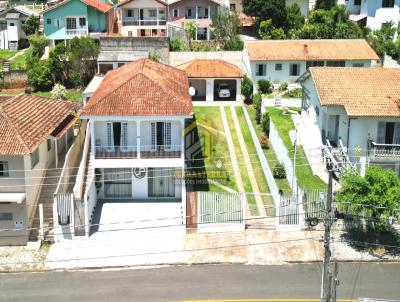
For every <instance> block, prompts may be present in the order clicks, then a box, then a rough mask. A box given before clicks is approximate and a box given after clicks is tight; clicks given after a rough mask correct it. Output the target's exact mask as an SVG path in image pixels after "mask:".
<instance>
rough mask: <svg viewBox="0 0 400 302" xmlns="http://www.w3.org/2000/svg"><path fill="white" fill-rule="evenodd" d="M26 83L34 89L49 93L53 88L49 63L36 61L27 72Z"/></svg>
mask: <svg viewBox="0 0 400 302" xmlns="http://www.w3.org/2000/svg"><path fill="white" fill-rule="evenodd" d="M27 75H28V82H29V83H30V84H31V85H32V86H33V87H34V88H35V89H36V90H42V91H49V90H50V89H51V87H52V86H53V77H52V74H51V68H50V63H49V61H48V60H37V61H36V64H34V65H32V67H31V68H30V69H28V72H27Z"/></svg>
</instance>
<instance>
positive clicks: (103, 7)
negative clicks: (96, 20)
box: [83, 0, 113, 13]
mask: <svg viewBox="0 0 400 302" xmlns="http://www.w3.org/2000/svg"><path fill="white" fill-rule="evenodd" d="M83 2H85V3H86V4H87V5H89V6H91V7H94V8H96V9H97V10H99V11H101V12H103V13H106V12H108V11H109V10H111V9H112V8H113V7H112V5H110V4H107V3H103V2H101V1H97V0H83Z"/></svg>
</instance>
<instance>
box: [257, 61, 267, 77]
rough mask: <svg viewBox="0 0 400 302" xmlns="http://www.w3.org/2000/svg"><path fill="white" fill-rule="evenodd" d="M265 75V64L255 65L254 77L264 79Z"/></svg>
mask: <svg viewBox="0 0 400 302" xmlns="http://www.w3.org/2000/svg"><path fill="white" fill-rule="evenodd" d="M260 66H262V73H261V74H260ZM266 75H267V64H265V63H256V76H257V77H265V76H266Z"/></svg>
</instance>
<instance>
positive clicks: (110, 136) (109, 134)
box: [107, 123, 114, 151]
mask: <svg viewBox="0 0 400 302" xmlns="http://www.w3.org/2000/svg"><path fill="white" fill-rule="evenodd" d="M113 149H114V138H113V124H112V123H107V150H109V151H112V150H113Z"/></svg>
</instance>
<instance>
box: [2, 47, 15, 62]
mask: <svg viewBox="0 0 400 302" xmlns="http://www.w3.org/2000/svg"><path fill="white" fill-rule="evenodd" d="M16 53H17V52H16V51H14V50H8V49H0V59H4V60H8V59H9V58H11V57H12V56H13V55H15V54H16Z"/></svg>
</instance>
